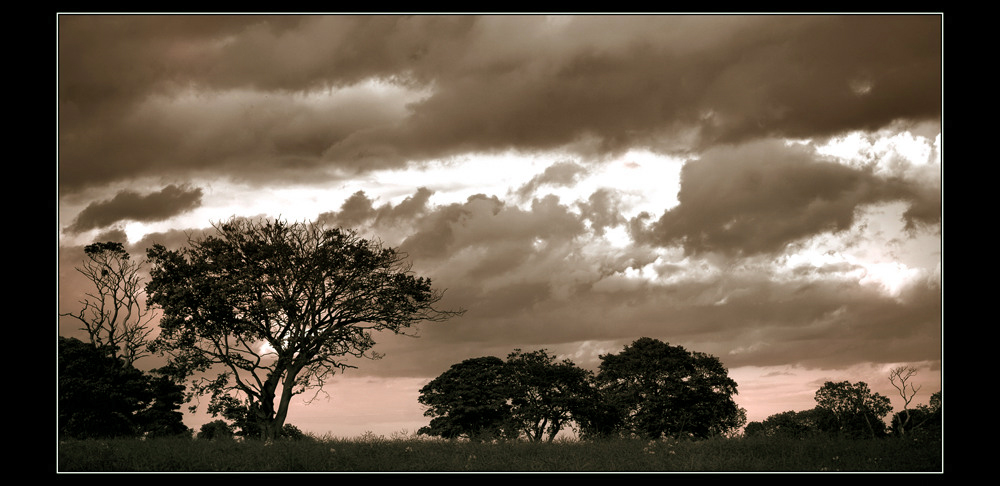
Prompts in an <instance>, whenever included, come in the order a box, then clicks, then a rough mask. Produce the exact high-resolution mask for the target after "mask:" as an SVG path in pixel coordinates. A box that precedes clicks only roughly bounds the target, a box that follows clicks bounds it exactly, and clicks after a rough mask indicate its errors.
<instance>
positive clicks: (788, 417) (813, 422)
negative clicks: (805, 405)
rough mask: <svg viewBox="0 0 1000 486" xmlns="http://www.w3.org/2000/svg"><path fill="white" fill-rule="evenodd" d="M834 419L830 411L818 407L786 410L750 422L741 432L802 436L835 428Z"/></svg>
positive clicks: (772, 435)
mask: <svg viewBox="0 0 1000 486" xmlns="http://www.w3.org/2000/svg"><path fill="white" fill-rule="evenodd" d="M834 420H835V418H834V417H833V415H832V414H831V412H830V411H828V410H826V409H823V408H819V407H817V408H812V409H809V410H803V411H799V412H795V411H787V412H781V413H777V414H774V415H771V416H770V417H767V418H766V419H764V421H763V422H750V423H748V424H747V426H746V429H745V430H744V431H743V433H744V435H745V436H747V437H753V436H762V437H789V438H804V437H810V436H814V435H817V434H822V433H826V432H829V431H830V430H831V429H834V430H835V427H834V425H835V423H834Z"/></svg>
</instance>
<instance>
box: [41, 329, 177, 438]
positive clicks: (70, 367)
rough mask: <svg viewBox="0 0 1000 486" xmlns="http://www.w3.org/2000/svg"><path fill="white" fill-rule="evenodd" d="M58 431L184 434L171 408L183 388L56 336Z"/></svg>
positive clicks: (83, 434)
mask: <svg viewBox="0 0 1000 486" xmlns="http://www.w3.org/2000/svg"><path fill="white" fill-rule="evenodd" d="M58 367H59V382H58V389H59V400H58V407H57V408H58V416H59V419H58V420H59V435H60V436H62V437H73V438H78V439H86V438H108V437H142V436H145V437H158V436H176V435H184V434H188V433H189V430H188V428H187V426H185V425H184V421H183V416H182V414H181V413H180V412H177V411H176V410H177V409H179V408H180V407H181V403H182V402H183V398H184V395H183V391H184V387H183V386H182V385H178V384H177V383H174V382H173V381H172V380H170V379H169V378H167V377H166V376H162V375H159V374H157V373H156V372H155V370H154V372H152V373H149V374H146V373H143V372H142V371H140V370H138V369H136V368H135V367H133V366H132V365H131V364H130V363H128V362H127V361H125V360H123V359H121V358H119V357H116V356H114V355H113V354H112V353H111V352H110V351H109V350H108V347H107V346H104V347H100V348H98V347H95V346H93V345H92V344H91V343H88V342H83V341H81V340H79V339H76V338H67V337H63V336H59V358H58Z"/></svg>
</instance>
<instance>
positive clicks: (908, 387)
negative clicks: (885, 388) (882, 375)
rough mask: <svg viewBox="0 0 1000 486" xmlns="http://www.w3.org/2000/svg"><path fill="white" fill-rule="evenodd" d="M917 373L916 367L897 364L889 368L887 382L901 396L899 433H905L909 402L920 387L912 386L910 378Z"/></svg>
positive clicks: (908, 418) (908, 419)
mask: <svg viewBox="0 0 1000 486" xmlns="http://www.w3.org/2000/svg"><path fill="white" fill-rule="evenodd" d="M915 374H917V369H916V368H914V367H912V366H898V367H896V368H893V369H891V370H889V383H892V386H894V387H895V388H896V390H897V391H899V396H900V397H902V398H903V415H902V416H901V417H900V418H901V419H902V420H900V422H899V433H900V435H906V427H907V426H908V425H909V423H910V410H909V408H910V402H911V401H913V397H914V396H916V395H917V392H918V391H920V387H918V386H914V385H913V383H912V382H910V378H912V377H913V375H915Z"/></svg>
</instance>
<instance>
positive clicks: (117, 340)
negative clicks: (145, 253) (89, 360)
mask: <svg viewBox="0 0 1000 486" xmlns="http://www.w3.org/2000/svg"><path fill="white" fill-rule="evenodd" d="M83 251H84V253H85V255H86V259H85V260H84V263H83V266H82V267H79V268H77V269H76V270H77V271H78V272H80V274H82V275H83V276H84V277H86V278H87V279H88V280H90V282H91V283H93V285H94V289H93V291H91V292H88V293H87V294H86V298H85V299H84V300H82V301H80V303H81V304H83V308H82V309H80V311H79V312H78V313H76V314H73V313H64V314H60V315H62V316H69V317H73V318H75V319H77V320H79V321H80V322H82V323H83V327H82V329H83V330H86V331H87V335H88V337H89V338H90V343H91V344H92V345H93V346H94V347H97V348H101V349H105V350H107V351H108V352H109V353H110V354H111V356H112V357H114V358H121V359H123V360H124V361H125V362H126V363H128V364H133V363H135V361H136V360H138V359H139V358H141V357H143V356H146V355H147V354H148V353H147V344H148V337H149V334H150V333H151V332H152V327H151V326H150V325H149V323H150V321H151V320H152V318H153V316H152V313H151V312H150V311H149V309H147V308H146V307H145V306H143V305H142V302H141V297H142V280H143V279H142V274H141V270H142V263H139V262H133V261H132V259H131V257H129V254H128V252H127V251H125V247H124V246H123V245H122V244H121V243H116V242H111V241H109V242H106V243H94V244H91V245H87V246H86V247H84V249H83Z"/></svg>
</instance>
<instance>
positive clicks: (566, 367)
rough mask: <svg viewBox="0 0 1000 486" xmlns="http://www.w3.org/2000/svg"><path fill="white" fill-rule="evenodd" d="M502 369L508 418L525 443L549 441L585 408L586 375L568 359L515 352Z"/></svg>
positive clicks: (587, 375)
mask: <svg viewBox="0 0 1000 486" xmlns="http://www.w3.org/2000/svg"><path fill="white" fill-rule="evenodd" d="M504 368H505V370H506V371H505V373H504V375H505V377H506V379H507V381H508V383H509V384H508V386H509V388H508V394H509V398H510V403H511V415H512V419H513V421H514V423H515V424H517V426H518V428H519V429H520V431H521V432H522V433H523V434H524V435H526V436H527V437H528V439H529V440H532V441H536V442H540V441H542V440H543V439H544V440H547V441H548V442H552V441H553V440H554V439H555V437H556V434H558V433H559V431H560V430H562V429H563V427H564V426H565V425H566V424H567V423H569V422H570V420H572V419H573V417H574V414H577V413H579V410H581V409H582V408H583V407H584V406H585V405H586V402H585V401H586V399H587V392H588V388H589V386H590V384H589V379H588V378H589V375H590V372H588V371H586V370H584V369H582V368H578V367H577V366H576V365H575V364H574V363H573V362H572V361H570V360H568V359H567V360H562V361H556V357H555V356H552V355H550V354H548V353H547V352H546V351H545V350H544V349H543V350H539V351H533V352H527V353H526V352H522V351H521V350H520V349H516V350H514V352H513V353H511V354H510V355H508V356H507V362H506V363H505V366H504Z"/></svg>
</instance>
